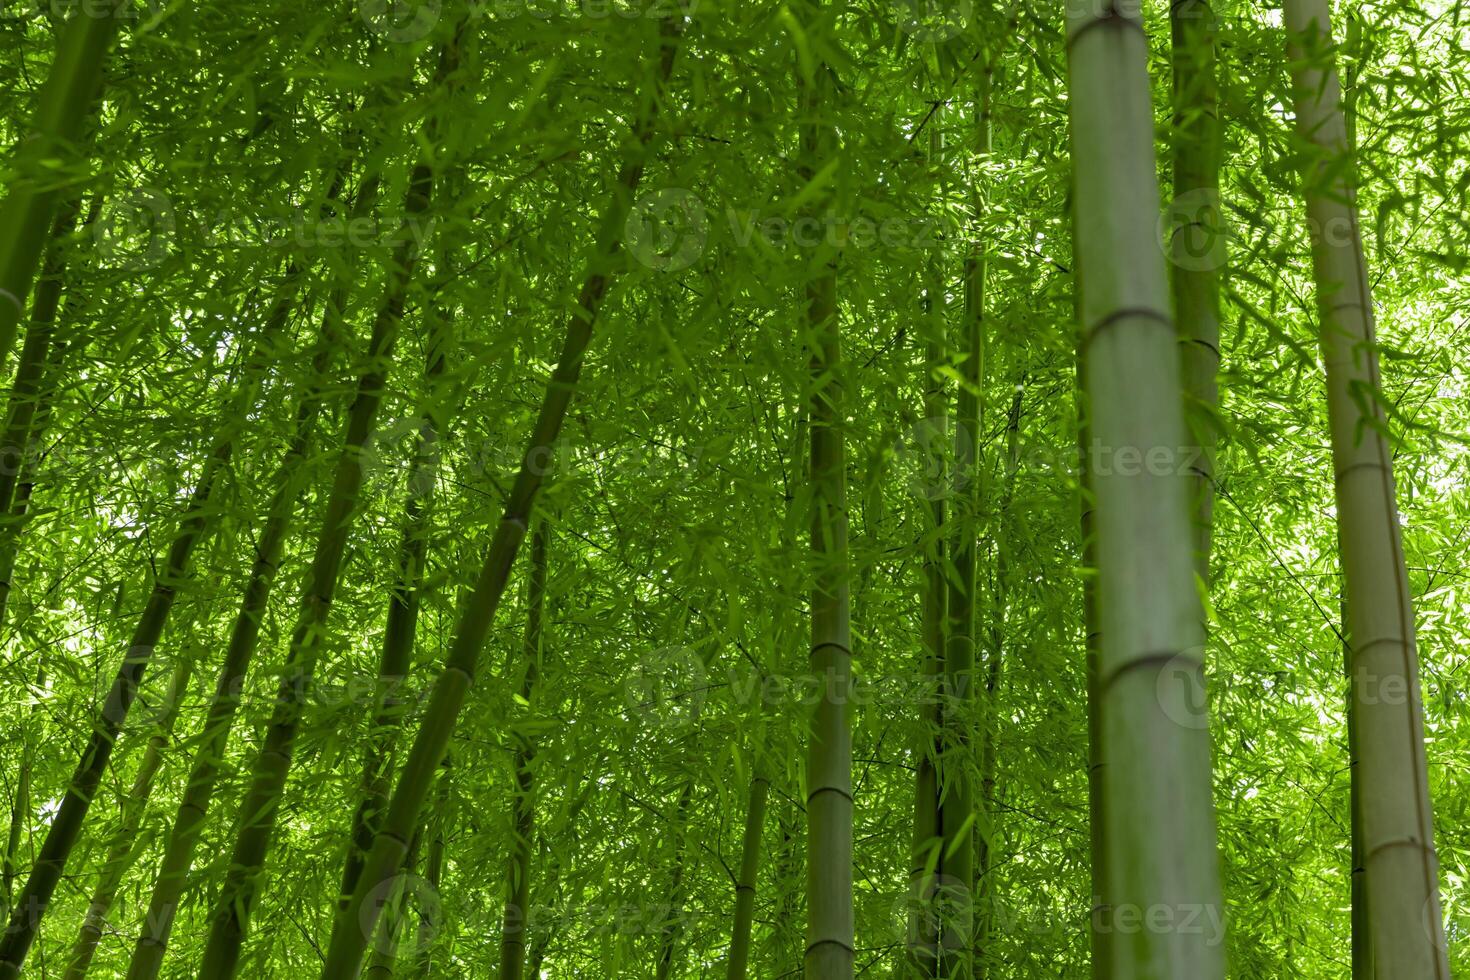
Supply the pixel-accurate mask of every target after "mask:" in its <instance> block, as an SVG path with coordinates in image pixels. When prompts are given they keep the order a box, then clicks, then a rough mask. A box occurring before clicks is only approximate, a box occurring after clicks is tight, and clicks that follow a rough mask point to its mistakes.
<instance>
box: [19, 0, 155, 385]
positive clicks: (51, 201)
mask: <svg viewBox="0 0 1470 980" xmlns="http://www.w3.org/2000/svg"><path fill="white" fill-rule="evenodd" d="M128 9H130V4H129V3H128V0H101V2H100V3H94V4H85V5H83V7H82V9H81V10H80V12H78V13H77V14H76V15H75V16H73V17H71V18H69V19H68V20H67V22H66V26H65V27H64V28H63V29H62V32H61V39H60V41H59V42H58V44H57V49H56V59H55V60H54V61H53V62H52V63H51V72H50V74H49V75H47V77H46V83H45V84H44V85H43V86H42V88H41V96H40V101H39V103H38V104H37V106H36V113H35V116H34V118H33V119H32V121H31V126H30V132H29V134H28V135H27V136H26V137H25V139H24V140H23V141H22V142H21V144H20V145H19V146H18V147H17V148H16V151H15V155H14V157H13V159H12V161H11V168H12V169H13V170H14V171H15V173H16V178H15V180H14V182H13V183H12V184H11V185H10V187H8V188H7V189H6V193H5V200H4V201H3V202H0V363H4V361H5V359H6V358H7V357H9V355H10V349H11V347H12V346H13V345H14V343H15V331H16V326H17V325H18V324H19V323H20V318H21V316H22V315H23V314H24V312H25V304H26V298H27V297H28V296H29V295H30V291H31V285H32V281H33V280H34V278H35V275H36V269H37V267H38V266H39V265H40V263H41V255H42V252H43V251H44V250H45V249H46V246H47V239H48V236H49V235H50V234H51V232H52V225H51V218H52V214H53V212H54V211H55V210H56V199H57V196H58V195H59V194H60V193H61V189H60V186H59V185H58V184H57V182H56V174H55V161H56V160H58V159H61V160H65V159H68V158H70V157H71V156H73V144H75V143H76V142H77V140H78V139H79V138H80V136H81V134H82V128H83V126H84V125H85V123H86V119H87V115H88V111H89V109H90V107H91V104H92V99H93V97H94V95H96V93H97V91H98V89H99V88H101V84H102V66H103V62H104V61H105V59H106V56H107V49H108V47H109V46H110V45H111V43H112V37H113V35H114V34H115V33H116V31H117V25H118V22H119V21H120V20H121V19H122V18H123V17H124V16H126V11H127V10H128Z"/></svg>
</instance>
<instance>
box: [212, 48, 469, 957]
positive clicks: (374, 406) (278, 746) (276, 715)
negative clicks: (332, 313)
mask: <svg viewBox="0 0 1470 980" xmlns="http://www.w3.org/2000/svg"><path fill="white" fill-rule="evenodd" d="M458 40H459V38H458V36H456V37H455V39H454V40H452V41H450V42H448V43H446V44H445V46H444V48H443V49H442V51H441V57H440V61H439V69H438V71H437V72H436V75H435V79H434V82H433V83H432V84H433V86H434V88H435V89H437V88H439V87H440V86H442V85H443V84H444V83H445V81H446V79H447V78H448V77H449V76H450V75H451V74H452V73H453V72H454V71H455V69H456V68H457V67H458V63H457V59H458V48H457V44H458ZM425 131H426V135H427V136H428V137H429V140H428V143H429V145H432V143H433V139H432V137H433V134H434V117H433V115H432V113H431V115H430V117H429V119H428V121H427V122H426V124H425ZM433 186H434V170H433V168H432V167H431V165H430V163H429V162H428V160H427V159H426V158H425V159H420V161H419V162H418V163H417V164H416V165H415V167H414V169H413V172H412V174H411V175H410V177H409V184H408V189H407V191H406V193H405V202H404V225H405V227H404V228H403V229H402V230H401V237H400V239H399V241H398V243H397V245H396V246H395V248H394V249H393V254H392V256H391V259H390V262H389V270H388V282H387V284H386V287H385V292H384V297H383V300H382V303H381V304H380V305H379V307H378V310H377V314H376V316H375V318H374V322H373V329H372V335H371V338H370V339H369V341H368V351H367V358H366V361H365V370H364V372H363V374H362V375H361V376H360V377H359V378H358V381H357V389H356V397H355V399H354V401H353V403H352V407H351V409H350V410H349V412H348V416H347V425H346V431H345V434H344V437H343V445H342V450H341V452H340V454H339V455H338V457H337V465H336V470H335V472H334V474H333V478H332V486H331V490H330V492H329V494H328V497H327V501H326V505H325V507H324V508H323V512H322V514H323V516H322V524H321V532H320V534H319V536H318V538H317V542H316V549H315V552H314V554H313V557H312V561H311V565H310V567H309V570H308V573H307V586H306V589H305V593H304V594H303V596H302V599H301V608H300V612H299V614H298V618H297V622H296V627H295V629H294V631H293V633H292V636H291V644H290V649H289V651H288V653H287V656H286V664H285V673H284V676H283V677H282V680H281V683H280V686H279V689H278V692H277V695H276V704H275V708H274V710H273V711H272V713H271V718H270V722H269V724H268V726H267V728H266V735H265V740H264V744H263V745H262V746H261V749H260V752H259V753H258V754H257V756H256V762H255V766H254V769H253V771H252V774H251V781H250V787H249V789H248V790H247V792H246V795H245V798H244V800H243V801H242V803H241V805H240V810H239V813H240V822H239V828H240V829H239V832H238V834H237V836H236V838H235V844H234V847H233V849H232V851H231V857H230V870H229V872H228V873H227V875H226V878H225V882H224V886H223V887H222V888H221V890H220V893H219V895H218V896H217V897H216V901H215V904H214V907H213V910H212V912H211V915H210V920H211V925H210V930H209V939H208V941H207V943H206V945H205V950H204V958H203V963H202V966H201V972H202V973H203V974H204V975H206V976H209V977H211V978H219V980H228V978H230V977H233V976H234V975H235V972H236V970H238V968H239V961H240V950H241V947H242V946H243V944H244V941H245V937H246V934H247V933H248V931H249V926H250V915H251V912H252V911H253V908H254V904H255V898H256V891H257V887H258V884H259V881H260V878H261V876H262V875H263V873H264V870H265V859H266V855H267V853H268V851H269V850H270V845H271V839H272V837H273V836H274V833H275V822H276V814H277V811H278V809H279V807H280V802H281V797H282V795H283V794H284V793H285V788H286V779H287V776H288V775H289V772H290V768H291V760H292V751H293V748H294V746H295V742H296V734H297V731H298V729H299V727H300V724H301V717H302V713H303V710H304V708H305V702H306V697H307V692H308V688H309V687H310V684H311V681H312V677H313V676H314V674H315V671H316V664H317V661H318V659H319V658H320V656H321V653H322V648H323V646H324V644H325V642H326V638H327V622H328V617H329V615H330V612H331V607H332V599H333V597H334V596H335V594H336V590H337V583H338V579H339V578H340V575H341V570H342V562H343V558H344V555H345V554H346V550H347V539H348V534H349V532H350V530H351V525H352V517H353V515H354V513H355V512H356V511H357V509H358V503H359V498H360V497H361V491H362V482H363V476H364V466H363V449H364V447H365V446H366V445H367V440H368V439H369V438H370V436H371V434H372V429H373V422H374V420H375V419H376V417H377V413H378V407H379V406H380V405H381V403H382V400H383V392H384V390H385V388H386V385H387V380H388V373H389V371H390V369H391V368H392V364H393V346H394V342H395V340H396V339H397V335H398V328H399V325H400V323H401V322H402V319H403V310H404V306H405V304H406V302H407V297H408V290H409V286H410V285H411V284H412V282H413V278H414V273H415V271H416V269H417V266H418V260H419V251H418V248H417V246H416V242H415V239H414V236H413V235H412V234H410V232H411V230H412V228H411V227H410V226H409V223H410V222H413V221H417V220H419V219H420V218H422V217H423V216H424V215H426V214H428V213H429V208H430V201H431V197H432V194H433Z"/></svg>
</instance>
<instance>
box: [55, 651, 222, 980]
mask: <svg viewBox="0 0 1470 980" xmlns="http://www.w3.org/2000/svg"><path fill="white" fill-rule="evenodd" d="M194 667H195V661H194V658H192V657H188V656H185V657H180V658H179V662H178V663H177V664H175V665H174V672H173V676H172V677H171V678H170V679H169V685H168V690H167V692H166V693H165V694H164V702H163V711H162V713H161V714H160V715H159V718H158V720H157V721H156V722H155V723H154V725H153V732H152V734H151V735H149V737H148V744H147V746H146V747H145V748H144V750H143V760H142V761H141V762H140V763H139V764H138V771H137V772H136V773H134V774H133V782H132V785H131V786H130V787H129V789H128V795H127V796H126V797H125V798H124V799H123V809H122V819H121V820H120V821H118V825H117V827H116V828H115V829H114V830H113V832H112V837H111V839H110V840H109V841H108V845H107V852H106V853H107V858H106V860H105V861H104V863H103V865H102V873H101V874H100V875H99V876H98V881H97V887H96V889H95V890H93V892H92V900H91V901H90V902H89V903H88V905H87V913H86V916H85V918H84V919H83V920H82V927H81V930H80V931H79V933H78V935H77V939H76V942H75V944H73V946H72V954H71V960H70V962H69V963H68V964H67V967H66V973H65V974H64V976H65V980H82V978H83V977H85V976H86V975H87V969H88V967H89V966H90V965H91V963H92V957H93V956H94V955H96V953H97V945H98V943H100V942H101V941H102V933H103V930H104V928H105V926H106V923H107V915H108V913H109V912H110V911H111V910H112V903H113V902H114V901H116V900H117V892H118V889H119V888H120V887H122V882H123V877H124V876H125V875H126V874H127V871H128V868H130V867H131V866H132V863H133V861H132V859H133V857H134V855H135V854H136V853H137V850H138V843H139V841H138V831H139V829H140V828H141V826H142V823H143V815H144V812H145V811H146V810H147V808H148V798H149V796H150V795H152V793H153V781H154V778H155V777H157V775H158V770H159V769H160V768H161V767H162V766H163V758H164V749H165V748H166V747H167V746H168V741H169V736H170V734H171V733H172V732H173V727H174V722H175V721H177V720H178V716H179V708H180V706H181V702H182V701H183V697H184V695H185V694H186V693H188V689H189V682H190V680H192V679H193V676H194Z"/></svg>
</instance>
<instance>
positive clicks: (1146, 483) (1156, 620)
mask: <svg viewBox="0 0 1470 980" xmlns="http://www.w3.org/2000/svg"><path fill="white" fill-rule="evenodd" d="M1067 49H1068V68H1069V75H1070V77H1069V93H1070V97H1069V110H1070V111H1069V115H1070V122H1071V146H1072V162H1073V206H1074V209H1075V215H1074V221H1073V232H1074V243H1073V248H1074V251H1075V254H1076V269H1077V277H1078V284H1079V311H1080V319H1081V330H1082V347H1083V353H1082V366H1083V372H1084V373H1083V377H1084V384H1083V388H1084V391H1085V394H1086V404H1087V411H1088V425H1089V444H1088V445H1087V447H1086V457H1087V458H1086V461H1085V462H1086V465H1087V467H1088V468H1089V473H1088V477H1089V480H1090V483H1091V490H1092V494H1093V497H1094V507H1095V510H1094V514H1093V518H1094V534H1093V544H1094V548H1095V554H1096V560H1097V597H1096V598H1097V618H1098V626H1099V629H1100V632H1101V636H1100V637H1099V640H1098V643H1099V646H1098V672H1097V679H1096V684H1097V694H1098V698H1099V704H1098V706H1097V709H1098V710H1099V711H1100V713H1101V724H1102V732H1101V740H1102V743H1103V744H1104V745H1105V746H1106V747H1107V749H1106V753H1107V754H1106V759H1107V765H1106V767H1105V768H1104V769H1103V783H1104V787H1103V788H1104V795H1103V802H1104V804H1105V805H1106V807H1107V815H1106V820H1105V821H1104V832H1105V838H1106V839H1105V842H1104V843H1105V849H1106V851H1107V866H1108V878H1109V881H1108V887H1109V889H1110V891H1111V892H1112V897H1113V899H1114V906H1115V909H1116V910H1118V913H1119V914H1122V913H1123V912H1125V911H1126V912H1127V913H1128V914H1130V915H1131V914H1133V913H1134V911H1135V910H1137V911H1138V913H1139V914H1143V913H1144V912H1147V913H1148V914H1150V916H1151V918H1150V922H1151V923H1158V922H1160V921H1162V919H1163V917H1165V916H1167V917H1168V922H1170V923H1172V924H1174V925H1180V924H1181V923H1184V922H1186V921H1188V922H1195V923H1197V922H1200V921H1214V922H1219V921H1221V920H1222V919H1223V907H1222V905H1221V899H1220V885H1219V870H1218V867H1217V859H1216V854H1215V822H1214V809H1213V803H1212V799H1211V778H1210V736H1209V727H1208V722H1207V719H1205V718H1203V717H1202V716H1201V712H1200V710H1199V707H1198V705H1199V703H1200V700H1201V699H1202V695H1203V687H1204V676H1203V671H1204V664H1203V648H1202V633H1201V611H1200V602H1199V596H1198V593H1197V592H1196V589H1195V585H1194V546H1193V533H1192V522H1191V520H1190V506H1189V494H1190V485H1189V483H1188V481H1187V477H1186V474H1185V473H1184V472H1182V471H1181V468H1180V465H1179V463H1180V456H1181V455H1185V454H1187V450H1186V449H1185V447H1186V446H1187V442H1186V436H1185V432H1186V430H1185V424H1184V412H1183V393H1182V387H1181V383H1180V367H1179V352H1178V346H1177V341H1176V336H1175V331H1174V325H1173V320H1172V318H1171V317H1170V316H1169V312H1168V297H1169V293H1168V284H1167V281H1166V277H1165V271H1164V260H1163V256H1162V255H1160V254H1159V251H1158V248H1157V245H1156V240H1155V234H1156V219H1155V215H1156V214H1157V208H1158V200H1159V197H1158V180H1157V175H1156V170H1155V161H1154V149H1153V115H1152V112H1153V110H1152V105H1151V99H1150V92H1149V78H1148V42H1147V37H1146V36H1145V33H1144V28H1143V23H1142V19H1141V15H1140V10H1139V2H1138V0H1107V2H1105V3H1103V4H1102V5H1098V4H1096V3H1093V2H1092V0H1069V2H1068V4H1067ZM1104 925H1105V927H1109V928H1110V927H1111V923H1107V924H1104ZM1223 952H1224V951H1223V949H1222V948H1221V947H1220V945H1219V943H1218V942H1217V941H1215V939H1214V936H1213V930H1208V929H1185V928H1153V927H1151V928H1150V929H1148V930H1146V931H1144V932H1141V933H1138V934H1133V935H1129V936H1128V937H1127V941H1126V942H1118V943H1114V944H1112V953H1111V955H1112V966H1113V973H1114V975H1115V976H1119V977H1126V978H1135V977H1171V978H1173V977H1179V978H1183V977H1188V978H1189V980H1220V978H1221V977H1222V976H1223V975H1224V955H1223Z"/></svg>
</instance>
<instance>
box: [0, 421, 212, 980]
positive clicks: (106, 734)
mask: <svg viewBox="0 0 1470 980" xmlns="http://www.w3.org/2000/svg"><path fill="white" fill-rule="evenodd" d="M236 417H238V416H236ZM232 447H233V442H232V436H231V435H226V434H222V435H221V436H219V437H217V439H216V443H215V448H214V451H213V452H211V453H210V456H209V459H208V461H207V462H206V463H205V466H204V471H203V473H202V474H201V475H200V477H199V483H198V485H197V486H196V487H195V490H194V493H193V496H192V497H191V498H190V501H189V504H188V507H187V508H186V510H185V512H184V517H183V519H182V521H181V522H180V524H179V529H178V531H177V533H176V535H175V537H174V541H173V544H172V546H171V547H170V548H169V553H168V561H167V564H166V565H165V568H164V571H163V572H162V573H161V574H160V575H159V576H158V578H157V580H156V582H155V583H154V586H153V591H152V593H151V594H150V596H149V597H148V602H147V605H146V606H145V607H144V609H143V613H142V615H141V616H140V617H139V619H138V625H137V627H136V628H135V629H134V631H133V636H132V640H131V642H130V643H129V644H128V650H127V652H126V654H124V656H123V660H122V664H121V665H120V666H119V667H118V671H117V676H116V677H115V678H114V680H113V683H112V688H111V690H110V691H109V693H108V695H107V700H106V702H105V703H104V704H103V705H102V709H101V711H100V712H99V714H98V717H97V718H96V719H95V720H94V722H93V725H92V736H91V739H90V740H89V742H88V745H87V748H86V750H85V751H84V752H83V753H82V757H81V759H80V761H79V762H78V763H77V768H76V771H75V773H74V774H73V775H72V778H71V783H70V785H69V786H68V787H67V790H66V794H65V796H63V798H62V801H61V807H60V809H58V810H57V813H56V816H55V817H54V818H53V819H52V821H51V827H50V829H49V830H48V831H47V833H46V841H45V843H44V844H43V845H42V846H41V852H40V855H39V856H38V858H37V860H36V864H35V866H34V867H33V868H32V869H31V875H30V878H29V880H28V881H27V882H26V886H25V889H24V890H23V891H22V892H21V896H20V899H19V900H18V901H17V902H16V904H15V907H14V908H13V909H12V910H11V914H10V924H9V926H8V927H7V929H6V932H5V936H4V938H3V939H0V978H4V980H11V978H14V977H18V976H20V969H21V966H22V964H24V962H25V958H26V953H27V952H28V951H29V950H30V947H31V943H32V942H33V941H34V940H35V937H36V932H37V930H38V929H39V927H40V924H41V919H42V918H43V917H44V916H45V914H46V911H47V908H48V906H49V903H50V901H51V895H52V893H53V892H54V891H55V890H56V885H57V883H58V882H59V881H60V880H61V876H62V873H63V872H64V871H65V869H66V862H67V858H68V857H69V856H70V855H71V850H72V847H73V845H75V844H76V842H77V838H78V837H79V836H80V835H81V830H82V822H83V820H84V819H85V818H86V815H87V810H88V809H89V808H90V807H91V805H92V799H93V797H95V796H96V794H97V787H98V786H99V785H100V783H101V781H102V774H103V772H104V771H106V769H107V764H108V760H109V759H111V757H112V749H113V745H114V744H115V743H116V741H117V737H118V734H119V733H120V732H121V730H122V726H123V723H124V721H125V720H126V718H127V714H128V709H129V707H131V705H132V703H133V698H134V696H135V695H136V694H137V690H138V685H139V684H140V683H141V682H142V679H143V672H144V670H145V668H146V667H147V665H148V661H149V659H150V658H151V657H152V655H153V650H154V648H155V647H156V646H157V645H158V640H159V637H160V636H161V635H162V633H163V628H164V626H165V625H166V624H167V622H168V617H169V613H170V612H171V611H172V610H173V605H174V599H175V598H176V597H177V595H178V590H179V588H180V587H181V586H183V585H184V584H186V582H187V580H188V572H189V564H190V558H191V556H192V555H193V551H194V548H195V546H196V545H197V544H198V542H199V541H200V539H201V538H203V537H204V535H205V534H206V533H208V531H209V530H210V529H211V525H212V523H213V520H212V519H213V516H214V514H213V512H212V510H211V508H210V506H209V498H210V494H211V493H212V492H213V490H214V486H215V483H216V481H217V479H218V476H219V472H220V470H221V469H223V468H224V466H225V463H226V462H227V461H228V460H229V457H230V452H231V449H232Z"/></svg>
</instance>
